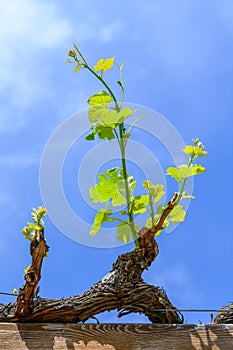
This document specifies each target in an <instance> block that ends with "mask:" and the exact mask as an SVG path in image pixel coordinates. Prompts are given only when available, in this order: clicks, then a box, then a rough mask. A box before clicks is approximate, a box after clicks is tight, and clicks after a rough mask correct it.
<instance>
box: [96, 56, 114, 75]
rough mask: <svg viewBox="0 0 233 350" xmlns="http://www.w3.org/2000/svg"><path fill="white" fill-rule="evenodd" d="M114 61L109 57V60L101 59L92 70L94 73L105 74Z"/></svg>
mask: <svg viewBox="0 0 233 350" xmlns="http://www.w3.org/2000/svg"><path fill="white" fill-rule="evenodd" d="M114 60H115V58H114V57H110V58H106V59H103V58H101V59H100V60H99V61H98V62H97V63H96V65H95V66H94V70H95V71H96V72H98V71H102V72H106V71H107V70H109V69H111V68H112V67H113V65H114Z"/></svg>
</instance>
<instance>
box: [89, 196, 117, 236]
mask: <svg viewBox="0 0 233 350" xmlns="http://www.w3.org/2000/svg"><path fill="white" fill-rule="evenodd" d="M110 215H112V210H111V208H109V205H108V203H107V205H106V207H105V208H101V209H100V210H99V211H98V212H97V213H96V216H95V218H94V222H93V224H92V226H91V229H90V232H89V234H90V236H95V235H97V233H98V232H99V230H100V228H101V226H102V225H103V224H104V223H105V222H113V221H115V220H116V219H115V218H111V217H110Z"/></svg>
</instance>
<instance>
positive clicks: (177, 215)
mask: <svg viewBox="0 0 233 350" xmlns="http://www.w3.org/2000/svg"><path fill="white" fill-rule="evenodd" d="M185 216H186V211H185V210H184V209H183V208H182V205H176V206H175V208H174V209H173V210H172V211H171V213H170V215H169V219H170V221H171V222H183V221H184V219H185Z"/></svg>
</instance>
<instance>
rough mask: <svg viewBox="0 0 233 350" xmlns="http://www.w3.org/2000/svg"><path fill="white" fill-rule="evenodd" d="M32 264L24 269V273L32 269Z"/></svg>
mask: <svg viewBox="0 0 233 350" xmlns="http://www.w3.org/2000/svg"><path fill="white" fill-rule="evenodd" d="M31 266H32V265H31V264H30V265H28V266H27V267H26V268H25V269H24V273H25V274H26V273H28V271H29V270H30V268H31Z"/></svg>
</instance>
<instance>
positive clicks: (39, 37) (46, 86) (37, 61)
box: [0, 0, 121, 133]
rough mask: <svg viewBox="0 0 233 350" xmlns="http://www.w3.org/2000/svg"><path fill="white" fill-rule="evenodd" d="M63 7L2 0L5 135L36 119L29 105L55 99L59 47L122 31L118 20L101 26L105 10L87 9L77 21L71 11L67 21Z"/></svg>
mask: <svg viewBox="0 0 233 350" xmlns="http://www.w3.org/2000/svg"><path fill="white" fill-rule="evenodd" d="M87 4H88V2H87ZM63 5H64V4H61V3H60V4H59V3H58V2H55V1H43V0H40V1H39V0H8V1H5V2H3V1H2V2H0V23H1V26H0V45H1V55H0V100H1V110H0V132H11V133H14V132H17V131H18V130H20V129H21V128H22V127H24V126H25V125H27V124H28V122H29V120H31V119H30V118H31V115H30V113H29V112H28V111H27V107H28V106H33V103H35V102H38V101H39V100H41V99H44V100H45V99H47V100H48V99H49V98H50V99H51V102H52V99H53V98H56V97H55V96H57V95H56V94H55V96H54V92H53V89H54V86H53V85H54V82H50V81H49V74H50V73H49V71H50V67H51V65H54V64H55V63H54V60H53V56H52V54H53V51H54V49H60V48H62V47H63V52H65V50H66V49H67V48H66V43H67V42H70V43H72V41H73V40H75V41H76V40H77V41H78V42H84V41H87V40H93V39H95V41H96V40H98V41H99V42H102V43H107V42H109V41H111V40H112V38H113V36H114V35H115V34H116V33H117V32H119V31H120V29H121V22H120V21H119V20H116V21H111V20H109V21H108V22H103V24H101V20H100V18H101V11H97V12H94V13H92V12H88V15H87V10H86V11H85V8H84V7H83V11H81V12H80V11H77V14H76V13H75V17H74V19H71V13H70V12H69V11H67V16H69V19H68V17H67V18H66V17H65V16H66V15H65V14H64V11H63V8H62V6H63ZM82 6H83V5H82ZM77 10H78V8H77ZM55 54H56V53H55ZM46 57H47V62H46ZM61 59H63V57H62V58H61ZM45 62H46V63H45Z"/></svg>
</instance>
